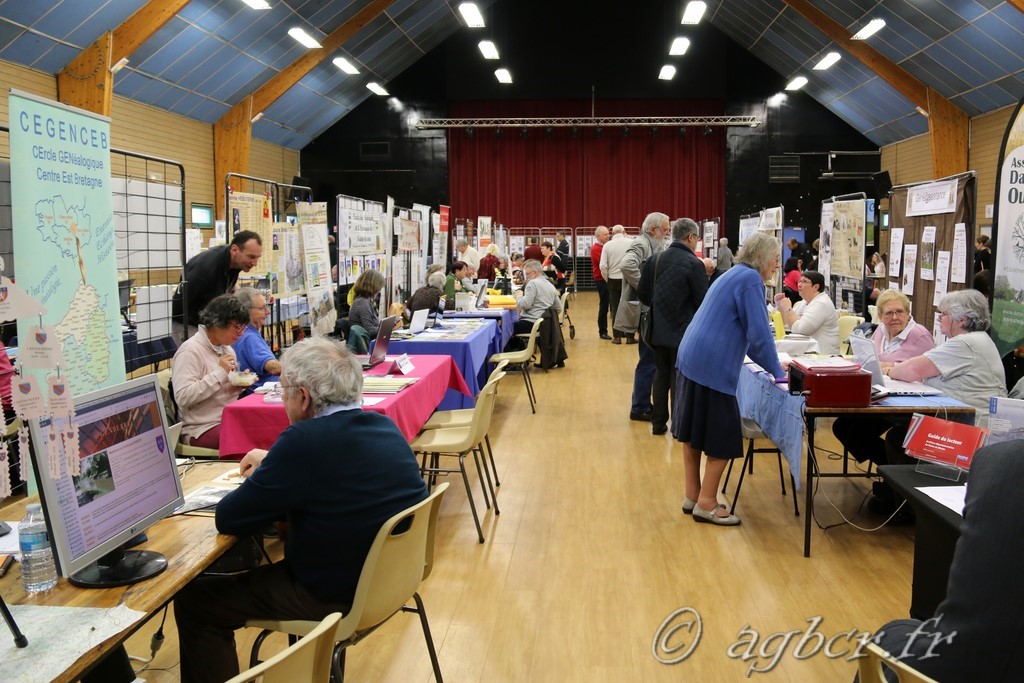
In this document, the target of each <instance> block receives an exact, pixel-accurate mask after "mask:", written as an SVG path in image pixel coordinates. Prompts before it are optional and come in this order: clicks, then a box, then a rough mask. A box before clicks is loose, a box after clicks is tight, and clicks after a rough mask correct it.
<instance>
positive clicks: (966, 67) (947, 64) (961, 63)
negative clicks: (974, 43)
mask: <svg viewBox="0 0 1024 683" xmlns="http://www.w3.org/2000/svg"><path fill="white" fill-rule="evenodd" d="M924 54H925V55H927V56H928V57H929V58H931V59H934V60H935V61H936V62H937V63H938V64H940V65H942V67H943V68H945V69H947V70H948V71H949V72H951V73H953V74H956V75H957V76H958V77H959V78H961V79H963V80H964V81H965V82H967V83H968V84H969V85H970V86H971V87H974V86H978V85H981V84H983V83H987V82H988V80H989V79H987V78H985V77H984V76H982V75H981V72H979V71H978V70H977V69H975V68H974V64H973V62H968V61H966V60H964V59H963V55H959V54H956V53H953V52H950V51H949V50H947V49H946V48H945V47H944V46H942V45H939V44H936V45H932V46H931V47H929V48H928V49H927V50H925V51H924Z"/></svg>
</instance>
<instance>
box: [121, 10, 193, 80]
mask: <svg viewBox="0 0 1024 683" xmlns="http://www.w3.org/2000/svg"><path fill="white" fill-rule="evenodd" d="M188 3H189V0H149V2H147V3H146V4H145V5H143V6H142V7H140V8H139V9H138V10H137V11H136V12H135V14H133V15H131V16H130V17H128V18H127V19H125V21H124V23H122V24H121V25H120V26H118V27H117V28H115V29H114V49H113V52H112V53H111V56H110V59H111V63H113V64H117V63H118V62H119V61H121V59H122V58H124V57H129V56H131V54H132V53H133V52H135V51H136V50H137V49H139V47H140V46H141V45H142V44H143V43H144V42H146V41H147V40H149V39H150V37H152V35H153V34H154V33H156V32H157V31H159V30H160V29H161V28H162V27H163V25H164V24H166V23H167V22H168V21H170V20H171V19H173V18H174V15H175V14H177V13H178V12H179V11H180V10H181V9H182V8H183V7H184V6H185V5H187V4H188Z"/></svg>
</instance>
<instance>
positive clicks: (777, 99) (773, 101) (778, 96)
mask: <svg viewBox="0 0 1024 683" xmlns="http://www.w3.org/2000/svg"><path fill="white" fill-rule="evenodd" d="M785 101H786V93H784V92H777V93H775V94H774V95H772V96H771V97H769V98H768V106H769V107H777V106H779V105H780V104H782V103H783V102H785Z"/></svg>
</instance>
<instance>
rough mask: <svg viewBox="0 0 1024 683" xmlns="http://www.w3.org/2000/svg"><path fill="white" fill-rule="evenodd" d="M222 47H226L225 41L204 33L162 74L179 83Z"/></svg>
mask: <svg viewBox="0 0 1024 683" xmlns="http://www.w3.org/2000/svg"><path fill="white" fill-rule="evenodd" d="M189 33H191V32H189ZM222 47H224V43H222V42H220V41H219V40H217V39H216V38H214V37H213V36H209V35H206V34H205V33H204V34H202V37H201V38H200V39H198V40H197V41H196V42H195V43H193V44H192V46H191V47H190V48H189V49H188V50H187V51H184V52H182V53H180V54H179V55H178V59H177V60H176V61H175V62H174V63H172V64H170V65H168V67H167V68H166V69H164V70H163V72H162V73H161V74H160V75H161V76H163V77H164V78H166V79H167V80H169V81H174V82H175V83H177V82H178V80H179V79H181V78H184V77H185V75H186V74H189V73H191V72H192V71H193V70H195V69H199V68H202V67H203V66H204V65H205V64H206V63H207V61H208V60H209V59H210V58H211V57H213V55H214V54H216V52H217V50H219V49H221V48H222Z"/></svg>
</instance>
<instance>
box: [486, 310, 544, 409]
mask: <svg viewBox="0 0 1024 683" xmlns="http://www.w3.org/2000/svg"><path fill="white" fill-rule="evenodd" d="M543 320H544V319H543V318H537V319H536V320H535V321H534V322H533V327H532V328H530V335H529V337H528V338H527V340H526V348H525V349H523V350H522V351H508V352H505V353H495V354H494V355H492V356H491V357H490V358H489V359H488V362H490V363H500V362H501V361H503V360H507V361H508V362H509V364H510V365H518V366H519V367H520V369H521V370H522V373H523V383H524V384H525V385H526V397H527V398H529V399H530V411H531V412H533V413H534V414H536V413H537V394H536V392H534V390H533V379H532V378H531V377H530V364H531V363H533V354H534V353H536V352H537V335H538V334H540V324H541V322H543Z"/></svg>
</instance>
